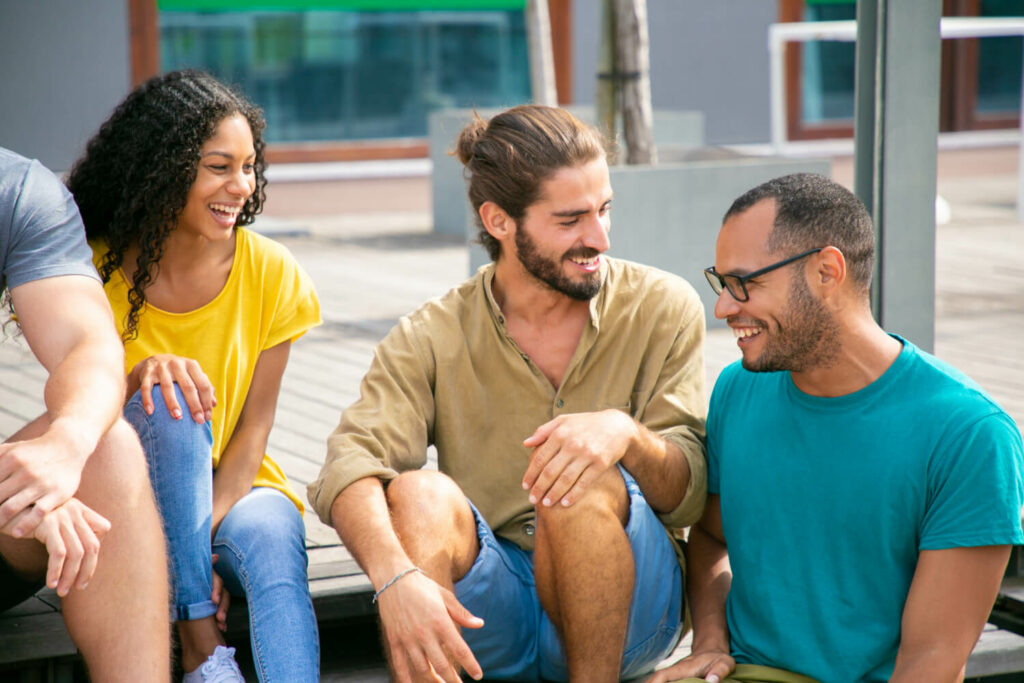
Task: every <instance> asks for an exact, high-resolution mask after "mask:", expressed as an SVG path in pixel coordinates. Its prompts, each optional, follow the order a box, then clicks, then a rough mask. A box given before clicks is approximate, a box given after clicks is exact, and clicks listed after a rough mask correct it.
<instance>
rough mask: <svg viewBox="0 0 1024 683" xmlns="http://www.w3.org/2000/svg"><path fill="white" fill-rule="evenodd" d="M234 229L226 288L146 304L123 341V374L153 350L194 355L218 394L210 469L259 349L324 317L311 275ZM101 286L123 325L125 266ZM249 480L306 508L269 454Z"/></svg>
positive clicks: (274, 247)
mask: <svg viewBox="0 0 1024 683" xmlns="http://www.w3.org/2000/svg"><path fill="white" fill-rule="evenodd" d="M235 233H236V237H235V258H234V262H233V263H232V265H231V273H230V275H229V276H228V281H227V284H225V285H224V289H222V290H221V291H220V293H219V294H217V296H216V297H214V299H213V300H212V301H211V302H209V303H208V304H206V305H205V306H202V307H201V308H197V309H196V310H194V311H189V312H188V313H168V312H167V311H163V310H161V309H159V308H156V307H155V306H151V305H148V304H147V305H146V306H145V307H144V308H143V310H142V313H141V315H140V316H139V324H138V331H139V334H138V337H137V338H136V339H133V340H131V341H129V342H128V343H127V344H126V345H125V373H126V374H127V373H128V372H130V371H131V369H132V368H133V367H135V365H136V364H137V363H138V362H139V361H141V360H143V359H145V358H148V357H150V356H153V355H155V354H158V353H172V354H174V355H177V356H183V357H185V358H192V359H195V360H196V361H198V362H199V366H200V367H201V368H202V369H203V372H205V373H206V375H207V376H208V377H209V378H210V382H211V383H212V384H213V387H214V396H216V397H217V405H216V406H214V408H213V421H212V425H211V426H212V428H213V467H214V469H216V467H217V463H218V462H220V456H221V453H223V452H224V449H225V447H226V446H227V444H228V441H229V440H230V438H231V435H232V434H233V433H234V431H235V425H236V424H237V423H238V417H239V415H240V414H241V412H242V406H243V405H244V404H245V397H246V396H247V395H248V392H249V384H250V382H251V381H252V374H253V371H254V369H255V368H256V360H257V358H259V355H260V353H261V352H262V351H264V350H265V349H269V348H271V347H273V346H276V345H278V344H280V343H281V342H284V341H286V340H291V341H292V342H294V341H295V340H296V339H298V338H299V337H301V336H302V335H303V334H304V333H305V332H306V330H308V329H310V328H311V327H314V326H316V325H319V324H320V322H321V319H320V302H319V300H318V299H317V295H316V290H315V289H314V288H313V281H312V280H311V279H310V277H309V275H307V274H306V272H305V271H304V270H302V268H301V267H300V266H299V264H298V263H296V262H295V259H294V258H293V257H292V255H291V254H290V253H289V252H288V250H287V249H286V248H285V247H284V246H283V245H281V244H279V243H277V242H274V241H273V240H271V239H268V238H266V237H263V236H262V235H258V234H256V233H254V232H251V231H249V230H246V229H244V228H238V229H237V230H236V231H235ZM90 246H92V249H93V261H94V263H95V264H96V265H97V267H98V266H99V264H100V262H101V260H102V258H103V255H104V254H106V252H107V246H106V244H104V243H102V242H93V243H91V245H90ZM104 289H105V291H106V294H107V298H108V299H109V300H110V305H111V308H113V309H114V318H115V320H116V321H117V324H118V328H119V330H120V331H123V330H124V321H125V318H126V316H127V314H128V311H129V309H130V306H129V305H128V289H129V285H128V284H127V282H126V280H125V277H124V273H123V272H122V271H121V270H120V269H118V270H117V271H115V272H114V273H113V274H112V275H111V276H110V282H108V283H106V285H104ZM253 486H269V487H271V488H275V489H277V490H279V491H281V492H282V493H284V494H285V495H286V496H288V497H289V498H290V499H291V500H292V501H293V502H294V503H295V505H296V507H298V508H299V510H300V511H302V510H303V506H302V501H301V500H300V499H299V497H298V496H297V495H296V494H295V493H294V492H292V490H291V488H290V487H289V486H288V482H287V479H286V478H285V475H284V472H282V471H281V468H280V467H279V466H278V464H277V463H276V462H274V461H273V460H272V459H271V458H270V456H268V455H266V454H264V456H263V462H262V464H261V465H260V469H259V472H257V473H256V479H255V480H254V481H253Z"/></svg>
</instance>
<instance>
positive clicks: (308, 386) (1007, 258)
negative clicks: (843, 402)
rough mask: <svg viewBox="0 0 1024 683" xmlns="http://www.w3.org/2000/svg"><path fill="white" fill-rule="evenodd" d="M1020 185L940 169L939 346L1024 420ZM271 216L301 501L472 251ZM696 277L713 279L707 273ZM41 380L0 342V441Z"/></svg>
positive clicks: (419, 229)
mask: <svg viewBox="0 0 1024 683" xmlns="http://www.w3.org/2000/svg"><path fill="white" fill-rule="evenodd" d="M1014 182H1015V181H1014V178H1012V177H1009V178H1007V177H1003V176H999V177H972V178H966V179H965V178H952V179H943V178H942V177H941V176H940V186H939V187H940V192H942V193H943V194H945V195H946V196H947V198H948V199H949V200H950V201H951V203H952V205H953V216H954V221H953V222H952V223H951V224H949V225H947V226H943V227H941V228H940V229H939V230H938V247H937V279H938V282H937V292H936V310H937V314H938V319H937V324H936V335H937V343H936V352H937V355H939V356H940V357H942V358H944V359H946V360H948V361H950V362H951V363H953V364H954V365H956V366H957V367H959V368H961V369H962V370H964V371H965V372H967V373H968V374H969V375H971V376H972V377H974V378H975V379H976V380H977V381H979V382H980V383H981V384H982V386H984V387H985V388H986V389H987V390H988V391H989V392H991V394H992V395H993V396H994V397H995V398H996V399H997V400H998V401H999V402H1000V403H1001V404H1002V405H1003V406H1004V407H1005V408H1006V409H1007V410H1008V411H1009V412H1010V414H1011V415H1012V416H1013V418H1014V419H1015V420H1016V421H1017V424H1018V425H1024V357H1022V354H1021V350H1022V349H1024V344H1022V342H1021V339H1024V225H1021V224H1020V223H1018V222H1017V220H1016V217H1015V213H1014V210H1013V196H1014V191H1015V184H1014ZM266 223H267V224H270V223H271V221H269V220H268V221H266ZM273 223H274V225H275V227H277V228H280V227H281V226H282V225H283V226H284V227H285V228H287V229H286V230H285V231H284V232H283V233H280V236H279V237H278V239H279V240H280V241H281V242H283V243H284V244H285V245H287V246H288V248H289V249H291V251H292V253H293V254H294V255H295V257H296V258H297V259H298V261H299V262H300V263H301V264H302V265H303V266H304V267H305V268H306V269H307V271H308V272H309V273H310V275H311V276H312V277H313V279H314V281H315V282H316V284H317V287H318V290H319V293H320V297H321V301H322V306H323V313H324V324H323V325H322V326H321V327H319V328H316V329H314V330H312V331H311V332H310V333H309V334H307V335H306V337H305V338H303V339H301V340H300V341H299V342H297V343H296V344H295V346H294V347H293V350H292V354H291V360H290V362H289V365H288V369H287V371H286V373H285V377H284V381H283V385H282V389H281V396H280V400H279V403H278V411H277V417H276V422H275V427H274V430H273V432H272V433H271V436H270V445H269V450H270V453H271V455H272V456H273V457H274V458H275V459H277V460H278V462H279V463H280V464H281V465H282V467H283V469H284V470H285V472H286V473H287V475H288V477H289V478H290V480H291V482H292V484H293V485H294V487H295V489H296V490H297V491H298V492H299V493H300V496H301V497H302V498H304V497H305V495H304V494H305V486H306V484H308V483H309V482H310V481H312V480H313V479H314V478H315V477H316V475H317V473H318V472H319V469H320V465H321V463H322V461H323V458H324V453H325V439H326V437H327V435H328V434H329V433H330V432H331V431H332V430H333V428H334V427H335V425H336V424H337V421H338V417H339V415H340V413H341V411H342V409H343V408H344V407H345V406H346V405H348V404H349V403H351V402H352V401H353V400H354V399H355V398H356V397H357V395H358V387H359V381H360V379H361V377H362V375H363V374H364V372H365V370H366V368H367V367H368V365H369V362H370V359H371V358H372V352H373V347H374V345H375V344H376V342H377V341H378V340H379V339H380V338H381V337H382V336H383V335H384V334H385V333H386V332H387V330H388V329H390V327H391V326H392V325H393V324H394V323H395V322H396V321H397V319H398V318H399V317H400V316H401V315H403V314H405V313H407V312H409V311H411V310H412V309H414V308H415V307H416V306H417V305H419V304H420V303H421V302H422V301H424V300H425V299H427V298H430V297H433V296H438V295H440V294H442V293H444V292H445V291H446V290H447V289H449V288H450V287H451V286H453V285H455V284H456V283H458V282H460V281H461V280H463V279H464V278H465V277H466V273H467V268H468V256H467V252H466V249H465V247H464V246H463V245H461V244H458V243H455V242H453V241H452V240H451V239H449V238H443V237H437V236H434V235H431V234H429V233H428V232H426V227H427V222H426V221H424V219H423V215H422V213H410V214H400V215H394V214H389V215H383V214H381V215H375V216H366V217H363V218H362V219H347V220H339V219H338V217H334V216H321V215H311V216H305V217H303V216H295V215H293V216H290V217H288V218H287V221H285V222H283V223H282V222H281V221H274V222H273ZM257 227H259V224H257ZM289 233H290V234H289ZM708 259H709V263H710V262H711V260H712V259H713V255H710V254H709V256H708ZM690 279H691V281H693V282H694V283H695V285H696V286H698V287H700V286H705V285H704V283H703V282H702V281H701V278H700V274H699V273H697V274H691V277H690ZM706 355H707V375H708V387H709V388H710V387H711V386H712V384H713V381H714V378H715V377H717V375H718V373H719V372H720V370H721V369H722V368H723V367H724V366H725V365H726V364H728V363H730V362H732V361H733V360H735V359H736V358H738V351H737V350H736V347H735V343H734V340H733V338H732V335H731V333H730V332H729V331H728V330H717V331H713V332H711V333H710V334H709V336H708V342H707V348H706ZM44 381H45V373H44V372H43V371H42V369H41V368H40V367H39V366H38V364H36V363H35V361H34V359H33V358H32V357H31V354H30V353H29V352H28V351H27V350H26V349H25V348H24V346H23V345H22V344H20V343H19V342H18V341H16V340H7V341H6V342H5V343H3V344H0V438H2V437H6V436H7V435H9V434H11V433H12V432H14V431H15V430H16V429H17V428H19V427H20V426H21V425H23V424H24V423H25V422H27V421H28V420H30V419H31V418H33V417H34V416H36V415H38V414H39V413H40V412H41V411H42V407H43V406H42V401H41V397H42V393H43V392H42V389H43V383H44ZM306 527H307V544H308V546H309V551H310V583H311V589H312V591H313V594H314V598H315V599H316V600H317V607H318V612H319V614H320V616H321V618H322V619H335V618H340V617H343V616H347V615H354V614H368V613H371V612H372V605H371V603H370V600H369V591H370V585H369V583H368V581H367V579H366V578H365V576H364V575H362V573H361V572H360V571H359V569H358V567H357V566H356V564H355V562H354V561H353V560H352V558H351V557H350V555H349V554H348V553H347V552H346V550H345V549H344V548H343V547H342V546H341V545H340V543H339V542H338V538H337V536H336V535H335V533H334V532H333V530H331V529H330V528H328V527H326V526H324V525H323V524H321V523H320V522H319V520H318V519H316V517H315V515H313V514H312V513H310V512H308V511H307V514H306ZM57 607H58V604H57V601H56V600H53V599H52V597H47V596H46V595H45V594H44V595H43V596H42V597H41V598H36V599H34V600H33V601H32V602H30V603H26V604H25V605H22V606H21V607H19V608H17V609H16V610H13V611H10V612H8V613H7V614H5V615H4V616H3V618H2V620H0V621H3V620H10V619H25V618H28V617H31V616H33V615H38V614H42V613H46V612H50V613H51V614H52V612H53V611H54V610H55V609H57ZM44 637H46V638H48V639H51V635H46V636H44ZM61 637H64V638H66V635H61V634H58V633H53V634H52V639H51V640H50V641H49V642H50V643H51V644H53V643H55V642H59V638H61ZM69 647H70V644H69ZM22 648H24V650H23V649H22ZM31 651H32V650H31V647H30V646H29V644H28V643H22V642H21V641H18V640H12V639H8V638H7V637H6V636H5V637H4V638H3V639H0V661H4V660H5V659H6V660H8V661H10V658H11V657H12V656H15V657H16V656H17V654H16V653H18V652H23V653H25V654H29V653H31ZM72 651H73V650H72ZM5 654H6V657H5Z"/></svg>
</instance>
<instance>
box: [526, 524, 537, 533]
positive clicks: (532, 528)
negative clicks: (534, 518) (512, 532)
mask: <svg viewBox="0 0 1024 683" xmlns="http://www.w3.org/2000/svg"><path fill="white" fill-rule="evenodd" d="M536 531H537V528H536V527H535V526H533V524H532V523H530V522H527V523H526V524H524V525H523V533H524V534H526V535H527V536H533V534H534V533H535V532H536Z"/></svg>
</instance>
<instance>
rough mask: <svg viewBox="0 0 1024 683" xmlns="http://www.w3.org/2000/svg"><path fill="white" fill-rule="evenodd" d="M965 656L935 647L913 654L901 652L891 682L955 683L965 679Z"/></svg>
mask: <svg viewBox="0 0 1024 683" xmlns="http://www.w3.org/2000/svg"><path fill="white" fill-rule="evenodd" d="M963 674H964V657H959V656H957V655H955V654H953V655H951V653H950V651H949V650H948V649H944V648H935V649H932V650H926V651H922V652H917V653H913V654H903V653H901V654H900V655H899V656H898V657H897V659H896V668H895V670H894V671H893V672H892V678H890V679H889V681H890V683H914V682H915V681H935V683H955V682H958V681H962V680H963V679H964V677H963Z"/></svg>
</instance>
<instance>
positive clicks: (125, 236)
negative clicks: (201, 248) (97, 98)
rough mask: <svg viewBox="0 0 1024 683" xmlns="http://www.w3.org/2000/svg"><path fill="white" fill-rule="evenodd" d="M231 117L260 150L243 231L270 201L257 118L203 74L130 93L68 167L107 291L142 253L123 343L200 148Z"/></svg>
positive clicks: (158, 79)
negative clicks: (100, 245) (127, 261)
mask: <svg viewBox="0 0 1024 683" xmlns="http://www.w3.org/2000/svg"><path fill="white" fill-rule="evenodd" d="M234 114H240V115H242V116H243V117H244V118H245V119H246V120H247V121H248V122H249V128H250V129H251V130H252V137H253V143H254V145H255V149H256V161H255V164H254V171H255V175H256V190H255V192H253V194H252V196H251V197H249V199H248V200H247V201H246V202H245V206H243V207H242V211H241V213H240V214H239V216H238V220H237V222H236V223H235V225H236V226H239V225H249V224H250V223H252V222H253V220H254V219H255V218H256V215H257V214H259V213H260V211H262V209H263V202H264V199H265V198H266V193H265V192H264V188H265V187H266V184H267V181H266V176H265V175H264V171H265V170H266V162H265V160H264V149H265V144H264V141H263V129H264V128H265V126H266V123H265V121H264V119H263V112H262V111H261V110H260V109H259V108H258V107H256V106H255V105H253V104H252V103H251V102H249V101H248V100H247V99H245V97H243V96H242V95H240V94H239V93H237V92H235V91H234V90H232V89H231V88H229V87H227V86H225V85H224V84H222V83H220V82H219V81H218V80H217V79H215V78H214V77H213V76H211V75H209V74H207V73H204V72H202V71H196V70H192V69H188V70H183V71H172V72H171V73H167V74H163V75H162V76H155V77H153V78H151V79H149V80H148V81H146V82H145V83H143V84H142V85H140V86H138V87H137V88H135V90H133V91H132V92H131V93H130V94H129V95H128V97H126V98H125V100H124V101H123V102H121V104H119V105H118V106H117V108H116V109H114V113H113V114H111V115H110V118H108V119H107V120H106V121H105V122H104V123H103V125H102V126H100V129H99V132H97V133H96V135H95V136H94V137H93V138H92V139H91V140H90V141H89V143H88V145H87V146H86V149H85V154H84V155H83V156H82V157H81V158H80V159H78V161H76V162H75V164H74V166H72V168H71V173H70V174H69V175H68V179H67V186H68V189H69V190H71V194H73V195H74V197H75V201H76V202H77V203H78V208H79V210H80V211H81V213H82V220H83V221H84V223H85V233H86V236H87V237H88V238H89V239H90V240H94V239H101V240H103V241H104V242H105V243H106V245H107V247H108V249H109V251H108V252H107V254H106V255H105V256H104V257H103V261H102V262H101V263H100V266H99V272H100V277H101V278H102V279H103V282H104V283H107V282H109V281H110V277H111V275H112V274H113V273H114V271H115V270H117V269H118V268H120V267H121V265H122V264H123V263H124V254H125V251H126V250H127V249H128V248H129V247H130V246H131V245H132V244H136V243H137V244H138V246H139V257H138V261H137V263H136V269H135V273H134V274H133V276H132V278H131V280H132V281H131V283H130V284H131V288H130V289H129V291H128V302H129V304H130V305H131V308H130V310H129V311H128V315H127V316H126V319H125V320H124V333H123V334H122V338H123V339H124V341H126V342H127V341H130V340H132V339H134V338H135V337H136V336H137V335H138V330H137V327H138V321H139V314H140V312H141V310H142V309H143V307H144V306H145V304H146V291H145V290H146V287H147V286H148V285H149V284H150V283H151V282H152V281H153V277H154V276H155V275H156V270H157V264H158V263H159V261H160V258H161V257H162V256H163V249H164V243H165V242H166V241H167V236H168V235H169V234H170V233H171V231H172V230H174V228H175V226H176V224H177V220H178V216H179V215H180V214H181V212H182V210H183V209H184V208H185V203H186V200H187V198H188V193H189V190H190V189H191V187H192V184H193V183H194V182H195V179H196V172H197V169H198V165H199V154H200V149H201V148H202V146H203V144H204V143H205V142H206V141H207V140H209V139H210V138H211V137H212V136H213V134H214V132H215V131H216V128H217V126H218V124H220V122H221V121H223V120H224V119H225V118H227V117H229V116H232V115H234Z"/></svg>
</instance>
